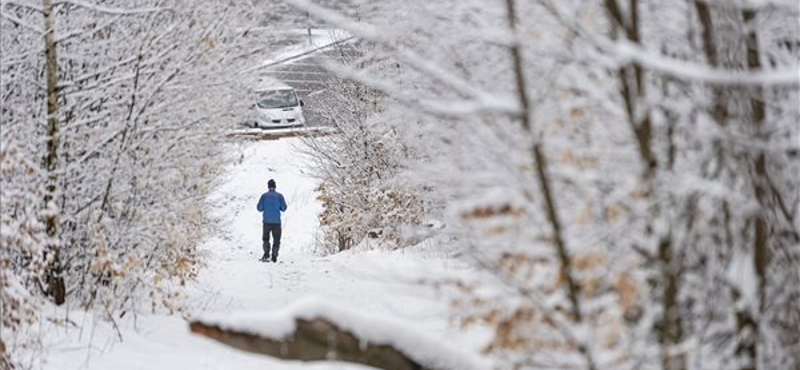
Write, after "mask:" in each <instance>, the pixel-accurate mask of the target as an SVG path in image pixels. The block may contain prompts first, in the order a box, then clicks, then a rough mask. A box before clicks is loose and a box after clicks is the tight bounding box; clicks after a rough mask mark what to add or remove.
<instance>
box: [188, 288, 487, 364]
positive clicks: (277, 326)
mask: <svg viewBox="0 0 800 370" xmlns="http://www.w3.org/2000/svg"><path fill="white" fill-rule="evenodd" d="M296 319H304V320H313V319H324V320H327V321H330V322H331V323H333V324H335V325H337V326H339V327H340V328H341V329H343V330H346V331H349V332H351V333H353V334H354V335H355V336H356V337H357V338H359V339H360V340H363V341H366V342H369V343H371V344H378V345H381V344H383V345H390V346H393V347H395V348H397V349H399V350H400V351H402V352H404V353H405V354H407V355H408V356H409V357H411V358H413V359H414V360H415V361H418V362H420V363H422V364H423V365H425V366H426V367H431V368H436V369H453V370H470V369H474V370H484V369H489V368H491V365H490V363H489V361H488V360H486V359H484V358H482V357H480V356H478V355H477V354H475V353H472V352H468V351H464V350H461V349H457V348H454V347H451V346H448V345H446V344H444V343H443V341H444V339H443V338H434V337H431V336H428V335H424V334H422V333H420V332H416V331H414V330H412V329H410V327H411V326H412V325H411V324H410V323H404V322H401V321H399V320H396V319H394V318H392V317H386V316H384V317H379V316H377V315H374V314H370V313H365V312H359V311H357V310H353V309H352V308H349V307H344V306H341V305H336V304H331V303H330V302H327V301H322V300H320V299H314V298H305V299H302V300H299V301H297V302H295V303H294V304H292V305H290V306H287V307H285V308H283V309H281V310H277V311H273V312H266V313H265V312H240V313H233V314H225V315H208V316H203V317H200V318H199V321H201V322H203V323H205V324H207V325H216V326H219V327H220V328H222V329H225V330H231V331H236V332H242V333H247V334H252V335H257V336H261V337H264V338H271V339H284V338H287V337H289V336H291V334H292V333H294V332H295V324H296Z"/></svg>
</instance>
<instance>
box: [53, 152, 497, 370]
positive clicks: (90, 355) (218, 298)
mask: <svg viewBox="0 0 800 370" xmlns="http://www.w3.org/2000/svg"><path fill="white" fill-rule="evenodd" d="M239 145H240V147H239V150H240V151H241V160H240V161H239V162H238V163H236V164H235V165H233V166H232V167H231V168H230V169H229V170H228V171H227V173H226V175H225V178H224V185H222V187H221V188H220V189H219V191H218V192H216V193H215V194H213V196H212V197H211V198H210V199H209V204H210V205H211V206H212V208H214V213H213V217H215V218H216V220H217V222H219V223H220V228H221V229H222V230H223V233H222V234H220V235H216V236H215V237H213V238H210V239H209V240H208V241H207V242H206V243H205V244H204V245H203V246H202V249H203V251H204V253H206V255H207V266H206V267H205V268H204V269H203V270H202V271H201V272H200V275H199V277H198V280H197V282H196V283H194V284H192V286H190V287H189V288H188V289H187V290H186V294H187V295H188V296H189V302H190V304H189V310H188V312H189V315H191V316H197V315H201V316H202V315H216V316H219V315H236V314H237V313H241V312H246V313H248V314H250V315H252V314H253V313H255V314H256V315H258V314H259V312H263V313H264V314H265V315H267V314H268V313H269V312H273V311H275V310H280V309H282V308H284V307H286V306H288V305H291V304H293V303H295V302H298V301H308V300H309V299H310V300H316V301H323V302H326V303H330V304H333V305H338V306H344V307H353V308H357V309H358V310H359V311H366V312H369V313H370V315H373V316H374V315H377V316H383V317H387V318H391V319H392V320H395V321H400V322H401V323H407V326H408V329H410V330H413V331H415V332H419V333H421V334H423V335H425V336H427V337H428V338H429V339H432V340H437V341H440V342H441V343H443V344H444V345H449V346H451V347H454V348H461V349H467V350H471V349H475V350H477V348H478V346H479V345H480V341H481V339H482V338H483V337H484V336H482V335H463V334H456V329H455V328H453V327H452V326H451V325H449V324H448V318H449V315H450V313H449V312H448V302H447V300H446V299H443V298H442V297H440V296H439V295H438V294H437V293H436V291H435V289H433V288H432V287H431V286H429V285H425V284H420V283H419V281H420V280H421V279H431V278H434V277H437V276H447V275H454V274H465V273H471V271H470V269H469V268H468V267H467V266H465V265H463V264H461V263H458V262H454V261H452V260H450V259H447V258H444V256H442V255H441V254H437V253H434V252H432V251H431V250H430V248H422V247H420V248H411V249H406V250H403V251H381V250H374V251H366V252H364V251H362V252H349V253H342V254H337V255H332V256H328V257H321V256H319V254H318V253H316V252H315V250H316V248H315V237H316V234H317V226H318V221H317V218H316V215H317V213H318V212H319V211H320V204H319V203H318V201H317V200H316V192H315V188H316V187H317V185H318V183H317V180H315V179H313V178H312V177H310V176H308V175H307V174H306V170H305V164H306V163H307V158H305V157H304V156H302V155H300V154H298V150H297V149H298V148H297V146H298V145H300V139H298V138H290V139H282V140H277V141H259V142H242V143H240V144H239ZM270 178H273V179H275V180H276V182H277V184H278V191H280V192H282V193H283V194H284V196H285V197H286V200H287V202H288V204H289V209H288V211H287V212H286V213H285V215H284V237H283V240H282V245H283V248H282V250H281V258H280V259H281V261H282V262H281V263H278V264H272V263H263V262H259V261H258V260H257V259H258V257H260V254H261V241H260V237H261V228H260V215H259V213H258V212H257V211H256V209H255V204H256V202H257V201H258V197H259V196H260V194H261V193H262V192H263V191H265V190H266V183H267V180H269V179H270ZM426 250H427V251H426ZM85 316H86V315H81V314H75V313H73V314H71V317H70V319H71V320H73V321H78V320H91V321H90V322H92V321H93V322H94V323H93V324H88V325H86V326H85V329H84V330H83V331H78V330H76V329H71V330H66V331H65V330H64V329H59V330H57V331H54V333H53V335H50V336H48V338H47V341H46V343H45V345H46V346H47V347H48V348H49V351H48V352H49V353H48V357H47V363H46V364H45V366H44V368H45V369H52V370H72V369H76V370H77V369H97V370H101V369H103V370H105V369H117V370H134V369H148V370H158V369H164V370H167V369H195V370H198V369H237V370H248V369H259V370H263V369H277V370H281V369H287V370H288V369H364V367H361V366H357V365H350V364H342V363H338V364H332V363H312V364H306V363H300V362H287V361H281V360H277V359H273V358H269V357H264V356H259V355H254V354H248V353H245V352H241V351H238V350H236V349H232V348H228V347H226V346H223V345H221V344H218V343H216V342H213V341H211V340H209V339H205V338H202V337H198V336H196V335H193V334H191V333H190V332H189V329H188V325H187V322H186V320H185V319H184V318H182V317H181V316H179V315H167V316H164V315H152V316H139V317H138V318H137V320H136V322H135V324H136V325H135V327H134V322H133V320H130V319H129V320H127V321H124V322H122V327H121V331H122V341H121V342H120V340H119V339H118V338H117V336H116V334H115V333H114V331H113V329H112V327H111V325H110V324H109V323H108V322H106V321H103V320H99V319H98V320H92V318H87V317H85Z"/></svg>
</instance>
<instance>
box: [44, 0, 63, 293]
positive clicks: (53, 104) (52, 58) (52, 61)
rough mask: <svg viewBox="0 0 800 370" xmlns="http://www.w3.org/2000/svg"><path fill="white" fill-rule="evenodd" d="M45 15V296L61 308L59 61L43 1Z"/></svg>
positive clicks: (50, 12)
mask: <svg viewBox="0 0 800 370" xmlns="http://www.w3.org/2000/svg"><path fill="white" fill-rule="evenodd" d="M42 11H43V14H44V29H45V34H44V45H45V60H46V65H45V68H46V73H47V151H46V153H45V157H44V163H43V164H44V168H45V170H46V171H47V187H46V189H45V194H44V208H45V212H44V222H45V230H46V232H47V239H48V240H47V246H46V249H45V261H46V262H47V271H46V272H45V279H46V284H47V288H46V293H47V294H48V295H49V296H50V297H51V298H52V299H53V302H55V303H56V304H58V305H60V304H63V303H64V300H65V298H66V289H65V286H64V276H63V267H62V266H61V256H60V248H61V243H60V241H59V222H60V220H59V215H60V210H59V209H58V202H56V199H57V193H58V173H57V170H58V147H59V126H58V86H57V84H58V59H57V57H56V42H55V21H54V16H53V3H52V1H51V0H42Z"/></svg>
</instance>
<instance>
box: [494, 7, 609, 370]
mask: <svg viewBox="0 0 800 370" xmlns="http://www.w3.org/2000/svg"><path fill="white" fill-rule="evenodd" d="M515 1H516V0H506V10H507V17H508V27H509V29H510V30H511V32H512V34H513V35H514V36H518V32H517V11H516V3H515ZM510 51H511V61H512V63H513V68H514V79H515V80H516V88H517V100H518V101H519V104H520V108H521V110H522V112H521V116H522V117H521V118H522V128H523V130H525V132H527V133H528V134H530V135H531V137H533V138H534V139H533V145H532V148H531V156H532V157H533V158H532V159H533V164H534V168H535V169H536V178H537V180H538V183H539V191H540V192H541V193H542V198H544V205H545V215H546V216H547V220H548V221H549V223H550V227H551V228H552V229H553V240H554V242H555V245H556V252H557V253H558V259H559V262H560V263H561V273H562V276H563V277H564V280H565V281H566V288H567V297H568V298H569V300H570V304H571V308H570V311H571V315H570V316H571V319H572V320H574V321H575V322H578V323H580V322H582V321H583V314H582V310H581V301H580V285H579V282H578V279H577V278H576V277H575V276H574V275H575V274H574V272H573V269H572V258H571V256H570V253H569V250H568V249H567V243H566V240H564V233H563V231H562V227H561V220H560V219H559V215H558V208H557V207H556V203H555V197H554V196H553V192H552V190H551V189H552V186H551V184H550V177H549V172H548V169H547V166H548V161H547V157H546V156H545V153H544V150H543V145H542V140H540V139H537V138H536V134H535V133H534V132H533V128H532V127H531V109H530V103H529V101H528V88H527V83H526V80H525V74H524V69H523V68H524V64H523V60H522V48H521V47H520V44H519V40H516V39H515V40H514V43H513V44H512V46H511V50H510ZM577 346H578V347H577V350H578V352H579V353H580V354H581V356H583V358H584V360H585V361H586V367H587V368H588V369H590V370H594V369H596V365H595V361H594V359H593V357H592V356H591V352H590V351H589V349H588V348H586V346H585V344H584V343H577Z"/></svg>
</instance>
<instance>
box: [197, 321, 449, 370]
mask: <svg viewBox="0 0 800 370" xmlns="http://www.w3.org/2000/svg"><path fill="white" fill-rule="evenodd" d="M190 327H191V330H192V332H193V333H196V334H200V335H203V336H206V337H209V338H212V339H214V340H217V341H219V342H222V343H224V344H227V345H229V346H232V347H235V348H238V349H241V350H244V351H248V352H254V353H260V354H264V355H268V356H272V357H276V358H280V359H284V360H299V361H344V362H352V363H357V364H362V365H368V366H373V367H376V368H379V369H385V370H425V369H428V370H433V369H432V368H427V367H425V366H423V365H421V364H419V363H418V362H416V361H415V360H413V359H411V358H409V356H407V355H406V354H404V353H403V352H401V351H399V350H398V349H396V348H394V347H392V346H389V345H382V344H378V345H376V344H370V343H366V342H364V341H362V340H360V339H359V338H357V337H356V336H355V335H353V334H352V333H350V332H348V331H346V330H343V329H342V328H340V327H338V326H336V325H334V324H333V323H330V322H328V321H326V320H323V319H313V320H304V319H297V320H296V326H295V328H296V329H295V332H294V333H292V335H290V336H288V337H287V338H284V339H282V340H277V339H271V338H266V337H263V336H259V335H255V334H250V333H244V332H239V331H235V330H229V329H223V328H221V327H219V326H216V325H209V324H205V323H203V322H200V321H193V322H191V324H190Z"/></svg>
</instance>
